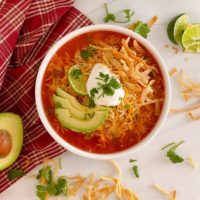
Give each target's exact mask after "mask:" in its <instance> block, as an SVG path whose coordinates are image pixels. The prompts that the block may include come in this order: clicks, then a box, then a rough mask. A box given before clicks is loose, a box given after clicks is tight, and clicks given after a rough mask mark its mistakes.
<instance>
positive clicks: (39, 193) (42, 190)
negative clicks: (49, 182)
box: [36, 185, 46, 200]
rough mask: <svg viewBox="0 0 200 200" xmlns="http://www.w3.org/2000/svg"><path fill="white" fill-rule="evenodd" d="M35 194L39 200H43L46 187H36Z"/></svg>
mask: <svg viewBox="0 0 200 200" xmlns="http://www.w3.org/2000/svg"><path fill="white" fill-rule="evenodd" d="M36 189H37V191H36V194H37V196H38V197H39V198H40V200H45V197H46V187H45V186H44V185H36Z"/></svg>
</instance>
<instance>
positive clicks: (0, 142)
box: [0, 129, 12, 158]
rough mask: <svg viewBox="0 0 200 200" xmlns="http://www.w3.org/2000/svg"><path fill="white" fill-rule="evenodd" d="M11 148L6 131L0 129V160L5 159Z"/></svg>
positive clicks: (9, 136) (10, 140) (8, 134)
mask: <svg viewBox="0 0 200 200" xmlns="http://www.w3.org/2000/svg"><path fill="white" fill-rule="evenodd" d="M11 148H12V139H11V135H10V133H9V132H8V131H6V130H2V129H0V158H4V157H6V156H7V155H8V154H9V153H10V151H11Z"/></svg>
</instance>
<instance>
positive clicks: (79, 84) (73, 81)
mask: <svg viewBox="0 0 200 200" xmlns="http://www.w3.org/2000/svg"><path fill="white" fill-rule="evenodd" d="M68 79H69V83H70V85H71V87H72V88H73V90H74V91H75V92H76V93H77V94H79V95H87V89H86V81H85V79H84V77H83V74H82V71H81V70H80V68H79V67H78V66H77V65H73V66H72V67H71V68H70V69H69V71H68Z"/></svg>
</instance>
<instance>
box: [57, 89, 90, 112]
mask: <svg viewBox="0 0 200 200" xmlns="http://www.w3.org/2000/svg"><path fill="white" fill-rule="evenodd" d="M56 94H57V95H58V96H59V97H62V98H65V99H68V100H69V101H70V102H71V104H72V106H73V107H74V108H76V109H77V110H82V111H85V112H87V110H88V109H89V108H88V107H86V106H84V105H82V104H80V103H79V102H78V101H77V100H76V98H75V97H73V96H72V95H70V94H68V93H67V92H65V91H64V90H62V89H61V88H59V87H57V89H56Z"/></svg>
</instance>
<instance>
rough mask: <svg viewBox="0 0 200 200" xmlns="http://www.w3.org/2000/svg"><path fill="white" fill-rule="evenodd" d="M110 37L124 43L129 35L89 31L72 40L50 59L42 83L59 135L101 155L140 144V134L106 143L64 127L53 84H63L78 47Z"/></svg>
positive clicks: (46, 107)
mask: <svg viewBox="0 0 200 200" xmlns="http://www.w3.org/2000/svg"><path fill="white" fill-rule="evenodd" d="M109 38H112V41H114V42H118V43H119V44H120V41H121V39H122V38H127V36H126V35H123V34H120V33H116V32H111V31H95V32H89V33H85V34H82V35H79V36H77V37H75V38H73V39H71V40H70V41H68V42H67V43H65V44H64V45H63V46H62V47H61V48H60V49H59V50H58V51H57V52H56V53H55V55H54V56H53V58H52V59H51V60H50V62H49V64H48V66H47V69H46V71H45V74H44V77H43V82H42V103H43V107H44V110H45V113H46V116H47V118H48V121H49V122H50V124H51V126H52V127H53V128H54V130H55V131H56V132H57V134H58V135H59V136H60V137H62V138H63V139H64V140H65V141H67V142H68V143H70V144H71V145H73V146H75V147H77V148H79V149H81V150H84V151H88V152H93V153H99V154H102V153H114V152H119V151H122V150H124V149H127V148H129V147H131V146H133V145H135V144H136V143H138V136H137V135H136V134H132V133H131V132H127V133H126V135H125V136H124V137H123V138H113V139H112V140H111V141H108V142H106V143H102V141H101V140H99V138H98V136H92V135H88V134H83V133H77V132H74V131H71V130H68V129H66V128H63V127H62V126H61V124H60V123H59V121H58V120H57V118H56V116H55V114H54V109H55V108H54V103H53V100H52V96H53V94H55V93H56V91H55V90H56V87H51V85H52V84H54V85H57V86H59V83H60V82H61V80H62V79H63V77H65V76H66V73H65V71H64V69H62V68H63V66H69V68H70V62H71V60H72V59H73V57H74V55H75V52H76V51H77V50H80V49H82V48H84V47H87V46H88V45H89V44H90V41H91V40H93V41H103V42H105V43H106V42H107V41H108V40H109ZM113 38H114V39H113ZM141 46H142V45H141ZM143 48H144V47H143ZM145 51H147V50H145ZM146 53H147V54H148V55H147V56H148V57H151V60H152V63H153V64H155V65H156V66H157V68H158V65H157V64H156V62H155V59H154V58H153V57H152V56H151V55H150V53H149V52H148V51H147V52H146ZM158 70H159V68H158ZM163 90H164V88H163ZM157 120H158V117H157V118H156V119H155V124H156V121H157ZM155 124H154V125H155ZM154 125H153V126H154ZM153 126H152V127H151V129H152V128H153ZM149 132H150V130H148V132H146V133H145V134H143V135H142V137H141V138H140V139H141V140H142V139H143V138H144V137H145V136H146V135H148V133H149ZM141 140H140V141H141Z"/></svg>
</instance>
